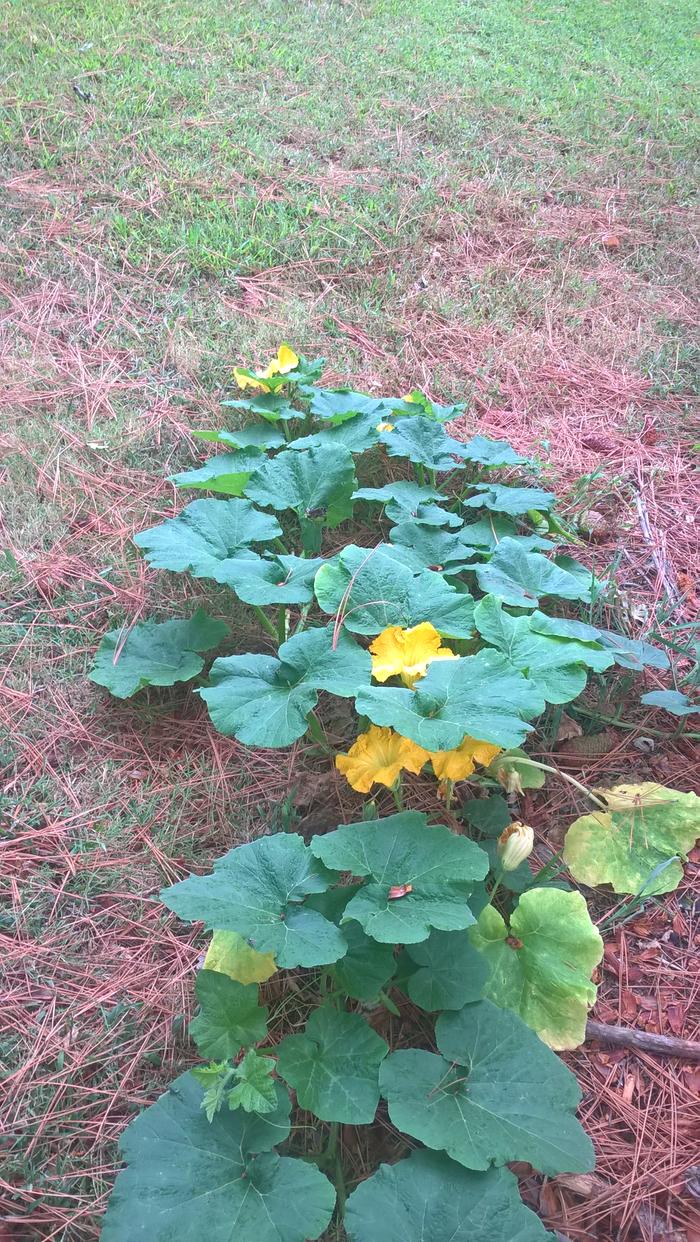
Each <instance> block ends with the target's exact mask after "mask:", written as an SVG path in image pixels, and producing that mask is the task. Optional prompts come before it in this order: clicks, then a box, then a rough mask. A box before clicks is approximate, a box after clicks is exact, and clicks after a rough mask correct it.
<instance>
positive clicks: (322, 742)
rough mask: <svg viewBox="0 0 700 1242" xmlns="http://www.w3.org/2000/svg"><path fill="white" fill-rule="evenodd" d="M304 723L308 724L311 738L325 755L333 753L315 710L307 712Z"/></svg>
mask: <svg viewBox="0 0 700 1242" xmlns="http://www.w3.org/2000/svg"><path fill="white" fill-rule="evenodd" d="M306 723H307V724H308V726H309V733H310V734H311V736H312V738H313V740H314V741H315V742H316V743H317V744H318V745H319V746H320V747H321V748H322V750H324V751H325V753H326V754H327V755H334V754H335V751H334V749H333V747H332V746H331V744H330V742H329V741H328V738H327V737H326V734H325V732H324V730H323V725H322V724H321V722H320V720H319V719H318V717H317V716H316V714H315V712H309V714H308V716H307V717H306Z"/></svg>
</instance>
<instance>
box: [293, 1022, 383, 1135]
mask: <svg viewBox="0 0 700 1242" xmlns="http://www.w3.org/2000/svg"><path fill="white" fill-rule="evenodd" d="M388 1051H389V1046H388V1044H386V1043H385V1042H384V1040H383V1039H381V1038H380V1037H379V1035H377V1033H376V1031H373V1030H372V1028H371V1026H368V1024H367V1022H365V1019H364V1018H363V1017H361V1015H360V1014H359V1013H346V1012H344V1011H343V1010H340V1009H333V1008H332V1007H331V1006H330V1005H323V1006H321V1008H320V1009H316V1010H314V1012H313V1013H312V1015H311V1017H310V1018H309V1020H308V1022H307V1024H306V1026H305V1028H304V1033H303V1034H302V1035H287V1037H286V1038H285V1039H283V1040H282V1042H281V1043H279V1044H278V1045H277V1049H276V1052H277V1057H278V1059H277V1072H278V1074H280V1075H281V1077H282V1078H284V1080H285V1082H287V1083H289V1086H290V1087H293V1088H294V1090H295V1091H296V1094H297V1100H298V1102H299V1105H300V1106H301V1108H306V1109H308V1110H309V1111H310V1112H312V1113H314V1114H315V1115H316V1117H319V1118H320V1119H321V1121H339V1122H341V1123H342V1124H344V1125H351V1126H362V1125H369V1124H370V1123H371V1122H372V1121H374V1114H375V1113H376V1111H377V1104H378V1103H379V1066H380V1065H381V1063H382V1061H383V1060H384V1057H385V1056H386V1054H387V1052H388Z"/></svg>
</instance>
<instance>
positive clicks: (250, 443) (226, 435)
mask: <svg viewBox="0 0 700 1242" xmlns="http://www.w3.org/2000/svg"><path fill="white" fill-rule="evenodd" d="M192 435H193V436H194V437H195V439H197V440H207V441H208V442H209V443H210V444H226V445H227V446H228V447H230V448H232V449H251V448H259V449H276V448H281V447H282V445H283V444H284V443H285V440H284V436H283V435H282V432H281V431H280V429H279V427H272V426H270V424H269V423H250V424H249V425H248V426H247V427H237V428H236V430H235V431H193V432H192Z"/></svg>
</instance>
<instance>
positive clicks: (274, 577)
mask: <svg viewBox="0 0 700 1242" xmlns="http://www.w3.org/2000/svg"><path fill="white" fill-rule="evenodd" d="M323 564H324V560H323V557H322V556H317V557H309V558H306V557H303V556H289V555H286V554H284V553H283V554H281V555H279V556H269V555H268V556H266V557H262V556H257V555H256V554H255V553H250V552H248V553H247V554H246V555H245V556H241V557H240V558H239V559H238V560H236V561H234V562H233V563H232V564H231V565H230V566H229V570H228V573H227V584H228V586H230V587H231V588H232V589H233V590H234V591H235V592H236V595H237V596H238V598H239V599H240V600H243V603H244V604H256V605H258V607H263V606H265V605H266V604H309V603H310V602H311V600H312V599H313V597H314V596H313V585H314V578H315V576H316V571H317V570H318V569H319V568H320V566H321V565H323Z"/></svg>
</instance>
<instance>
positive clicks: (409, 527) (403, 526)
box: [389, 518, 475, 574]
mask: <svg viewBox="0 0 700 1242" xmlns="http://www.w3.org/2000/svg"><path fill="white" fill-rule="evenodd" d="M460 533H461V532H458V533H453V532H452V531H451V530H444V529H442V528H440V527H438V526H426V525H425V524H424V523H423V522H416V521H415V519H413V518H408V519H407V520H406V521H404V522H399V523H398V524H397V525H396V526H394V527H393V529H392V531H391V533H390V535H389V538H390V539H391V542H392V543H393V544H397V545H398V546H399V547H402V548H408V549H409V550H410V551H411V552H412V554H413V555H414V557H415V558H416V560H417V562H418V563H419V564H421V565H424V566H425V567H426V569H433V570H438V571H442V572H443V573H445V574H458V573H459V572H460V570H462V569H464V568H465V566H470V565H472V564H473V563H474V556H475V550H474V549H473V548H469V547H466V546H465V544H464V543H463V542H462V540H461V538H460Z"/></svg>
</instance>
